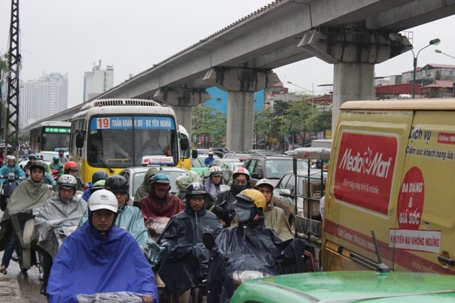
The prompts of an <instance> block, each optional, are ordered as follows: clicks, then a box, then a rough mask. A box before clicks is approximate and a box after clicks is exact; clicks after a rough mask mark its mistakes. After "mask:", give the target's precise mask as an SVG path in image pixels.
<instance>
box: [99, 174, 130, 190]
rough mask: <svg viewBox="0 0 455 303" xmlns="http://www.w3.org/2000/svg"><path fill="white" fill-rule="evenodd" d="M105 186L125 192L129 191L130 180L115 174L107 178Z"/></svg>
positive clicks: (108, 188)
mask: <svg viewBox="0 0 455 303" xmlns="http://www.w3.org/2000/svg"><path fill="white" fill-rule="evenodd" d="M104 188H105V189H107V190H109V191H111V192H113V193H114V194H115V193H122V194H125V193H127V192H128V188H129V185H128V180H126V179H125V177H123V176H120V175H115V176H111V177H109V178H107V180H106V183H104Z"/></svg>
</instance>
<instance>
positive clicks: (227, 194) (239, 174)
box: [212, 167, 251, 227]
mask: <svg viewBox="0 0 455 303" xmlns="http://www.w3.org/2000/svg"><path fill="white" fill-rule="evenodd" d="M232 177H233V181H232V187H231V188H230V189H229V190H226V191H223V192H221V193H220V194H219V195H218V197H217V198H216V203H215V205H214V206H213V207H212V212H213V213H214V214H215V215H216V216H217V217H218V219H219V220H220V222H221V224H222V225H223V226H225V227H229V226H231V222H232V220H233V219H234V217H235V211H234V205H233V203H234V201H235V200H236V196H237V195H238V194H239V193H240V192H241V191H242V190H244V189H248V188H251V183H250V173H249V172H248V170H247V169H246V168H244V167H239V168H237V169H236V170H235V171H234V173H233V174H232Z"/></svg>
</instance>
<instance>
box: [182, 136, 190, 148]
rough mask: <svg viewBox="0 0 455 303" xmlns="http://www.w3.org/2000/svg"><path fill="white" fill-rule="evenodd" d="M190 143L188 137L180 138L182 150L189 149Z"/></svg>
mask: <svg viewBox="0 0 455 303" xmlns="http://www.w3.org/2000/svg"><path fill="white" fill-rule="evenodd" d="M189 145H190V143H189V141H188V138H181V139H180V148H181V149H182V150H187V149H188V146H189Z"/></svg>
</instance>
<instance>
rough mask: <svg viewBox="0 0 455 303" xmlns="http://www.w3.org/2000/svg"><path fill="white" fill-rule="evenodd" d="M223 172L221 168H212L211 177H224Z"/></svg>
mask: <svg viewBox="0 0 455 303" xmlns="http://www.w3.org/2000/svg"><path fill="white" fill-rule="evenodd" d="M222 175H223V172H222V169H221V167H219V166H212V167H210V176H222Z"/></svg>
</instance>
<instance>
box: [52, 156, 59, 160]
mask: <svg viewBox="0 0 455 303" xmlns="http://www.w3.org/2000/svg"><path fill="white" fill-rule="evenodd" d="M52 159H53V160H54V161H55V160H59V159H60V158H59V157H58V156H57V155H55V156H53V157H52Z"/></svg>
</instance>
